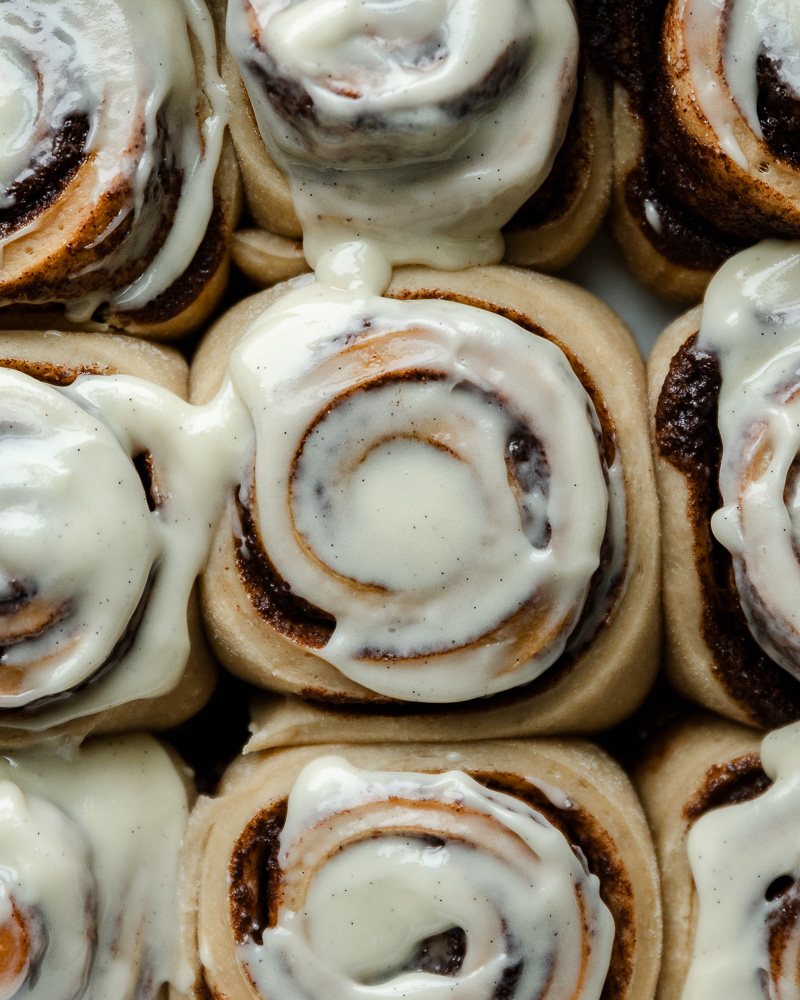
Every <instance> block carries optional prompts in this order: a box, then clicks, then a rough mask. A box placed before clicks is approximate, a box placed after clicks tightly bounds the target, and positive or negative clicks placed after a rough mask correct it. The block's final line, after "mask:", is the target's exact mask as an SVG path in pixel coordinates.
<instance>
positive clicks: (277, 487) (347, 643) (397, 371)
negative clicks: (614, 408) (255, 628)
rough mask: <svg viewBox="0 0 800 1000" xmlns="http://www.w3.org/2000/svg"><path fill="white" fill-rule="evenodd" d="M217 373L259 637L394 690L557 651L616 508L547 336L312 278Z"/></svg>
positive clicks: (588, 421)
mask: <svg viewBox="0 0 800 1000" xmlns="http://www.w3.org/2000/svg"><path fill="white" fill-rule="evenodd" d="M267 358H269V359H270V363H269V365H268V366H267V365H266V364H265V360H266V359H267ZM230 371H231V378H232V381H233V383H234V385H235V387H236V389H237V392H238V394H239V395H240V397H241V398H242V400H243V401H244V403H245V405H246V406H247V407H248V409H249V410H250V413H251V414H252V415H253V419H254V422H255V426H256V457H255V465H254V475H253V480H252V482H251V483H250V484H249V485H247V484H246V488H245V489H244V490H243V491H242V492H241V493H240V502H241V504H242V506H243V507H244V508H245V510H246V511H247V513H246V514H245V518H246V523H247V525H249V530H248V531H245V530H244V524H243V530H242V541H241V542H240V543H239V546H238V553H237V561H238V563H239V566H240V572H241V573H242V574H243V576H244V577H245V578H246V579H248V580H251V579H252V577H253V574H252V573H251V569H252V563H253V560H260V563H261V565H262V566H264V567H265V568H269V567H271V570H268V572H269V577H268V579H266V580H262V582H261V584H260V585H259V586H258V587H257V588H252V589H251V591H250V596H251V600H252V601H253V603H254V604H255V605H256V606H257V607H258V608H259V610H260V612H261V613H262V614H263V615H264V616H265V618H266V619H267V620H268V621H269V622H270V624H271V625H272V626H273V627H274V628H275V629H277V630H278V631H279V632H280V633H282V634H283V635H284V636H286V637H288V638H289V639H290V640H291V641H293V642H295V643H298V644H299V645H301V646H306V647H307V648H312V649H314V651H315V653H316V654H317V655H318V656H320V657H322V658H323V659H325V660H326V661H327V662H328V663H330V664H332V665H333V666H335V667H336V669H337V670H338V671H340V672H341V673H342V674H343V675H344V676H346V677H348V678H350V679H352V680H354V681H357V682H358V683H359V684H361V685H363V686H364V687H367V688H369V689H370V690H372V691H375V692H378V693H379V694H382V695H386V696H389V697H392V698H398V699H403V700H407V701H426V702H443V701H453V700H459V701H464V700H468V699H470V698H478V697H484V696H486V695H490V694H493V693H495V692H498V691H502V690H506V689H508V688H510V687H515V686H519V685H521V684H524V683H526V682H528V681H530V680H532V679H533V678H535V677H537V676H538V675H539V674H541V673H542V672H543V671H544V670H546V669H547V668H548V667H549V666H551V665H552V663H554V662H555V660H556V659H558V657H559V656H560V655H561V654H562V653H563V651H564V649H565V647H566V645H567V643H568V641H569V639H570V636H571V635H572V634H573V632H574V631H575V629H576V626H577V624H578V622H579V620H580V619H581V616H582V613H583V611H584V608H585V606H586V602H587V598H588V595H589V591H590V585H591V582H592V579H593V576H594V574H595V572H596V571H597V570H598V567H599V565H600V560H601V550H602V549H603V546H604V544H605V543H606V542H607V541H608V543H609V544H610V545H611V546H612V548H613V549H615V550H616V552H617V553H619V552H620V546H621V551H622V552H623V553H624V540H622V539H621V532H622V531H623V530H624V529H623V522H624V510H625V507H624V495H623V490H622V485H621V472H620V467H619V464H618V462H617V456H616V455H615V454H613V451H612V453H611V454H609V455H607V454H606V452H605V450H604V447H603V441H602V432H601V427H600V422H599V420H598V417H597V414H596V412H595V410H594V406H593V403H592V400H591V399H590V398H589V396H588V395H587V393H586V391H585V389H584V388H583V386H582V385H581V383H580V381H579V380H578V378H577V377H576V375H575V373H574V372H573V371H572V369H571V367H570V365H569V362H568V361H567V359H566V357H565V356H564V354H563V352H562V351H561V350H560V349H559V348H558V347H557V346H556V345H555V344H553V343H551V342H549V341H548V340H546V339H544V338H543V337H537V336H535V335H533V334H532V333H530V332H528V331H527V330H523V329H522V328H521V327H519V326H517V325H516V324H514V323H512V322H511V321H510V320H508V319H506V318H504V317H502V316H500V315H497V314H495V313H491V312H486V311H482V310H477V309H475V308H474V307H470V306H467V305H463V304H461V303H456V302H448V301H427V302H413V301H404V302H398V301H393V300H390V299H377V298H374V299H368V300H367V301H362V300H360V299H355V300H353V301H351V300H350V299H348V298H346V297H344V296H339V297H336V296H334V297H333V299H332V300H331V295H330V291H329V290H324V289H323V290H320V289H318V287H317V286H315V287H314V288H312V289H309V290H308V291H305V292H301V293H295V295H294V296H289V297H288V299H287V300H286V301H285V303H284V304H282V305H280V306H278V307H276V308H275V309H274V310H272V311H271V312H270V313H267V314H265V316H264V318H263V319H262V320H259V321H257V322H256V323H255V324H254V325H253V327H252V328H251V329H250V331H249V332H248V333H247V334H246V335H245V337H244V338H243V340H242V342H241V344H240V345H239V346H238V347H237V348H236V350H235V352H234V354H233V356H232V359H231V365H230ZM532 387H533V389H534V391H531V388H532ZM262 414H263V416H262ZM255 546H258V548H259V550H260V551H261V553H262V554H261V555H260V556H259V555H254V553H253V549H254V547H255ZM614 558H619V555H618V554H617V555H616V556H614V557H612V559H614ZM622 558H623V559H624V555H623V556H622ZM606 569H608V567H606ZM284 586H285V587H286V588H288V589H290V590H291V592H292V594H293V595H295V597H296V598H298V599H300V600H301V601H302V602H304V604H303V606H302V607H300V606H296V607H295V608H294V614H291V613H290V612H291V611H292V609H291V608H290V606H289V602H288V601H286V600H284V601H279V600H277V598H276V599H273V598H272V596H271V595H272V594H273V593H275V594H277V592H278V591H279V590H281V589H282V588H283V587H284ZM309 607H311V608H313V609H314V611H313V614H314V617H315V622H317V623H319V624H318V627H316V628H315V629H314V630H313V632H312V631H309V630H307V629H306V628H305V627H304V623H303V612H304V611H306V610H307V609H308V608H309ZM287 613H288V614H287ZM325 623H327V625H325Z"/></svg>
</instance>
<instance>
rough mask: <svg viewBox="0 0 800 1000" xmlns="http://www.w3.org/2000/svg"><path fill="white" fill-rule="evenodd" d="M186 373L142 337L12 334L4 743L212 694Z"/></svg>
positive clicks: (128, 722) (4, 528) (1, 586)
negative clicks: (190, 469) (185, 456)
mask: <svg viewBox="0 0 800 1000" xmlns="http://www.w3.org/2000/svg"><path fill="white" fill-rule="evenodd" d="M98 340H100V341H101V343H100V344H98ZM120 371H126V372H130V371H133V372H137V374H139V375H140V376H144V377H145V378H147V379H152V380H153V381H144V380H140V381H138V382H137V381H136V380H135V379H130V382H129V383H127V384H125V379H124V378H123V379H122V382H118V381H117V379H119V378H120V376H119V374H118V373H119V372H120ZM81 375H83V376H84V378H82V379H81V378H80V376H81ZM87 376H88V377H87ZM126 377H127V376H126ZM185 377H186V375H185V365H184V364H183V362H182V360H181V359H180V358H178V357H177V356H176V355H173V354H171V353H167V352H165V351H161V350H159V349H157V348H150V349H149V350H142V348H141V347H140V346H139V345H137V344H136V343H135V342H133V341H131V340H129V339H127V338H107V342H105V343H104V342H103V338H99V337H98V336H97V335H85V336H81V335H77V334H75V335H70V334H66V335H59V334H54V333H49V334H44V335H36V334H33V333H30V332H28V333H26V334H23V335H20V336H19V337H16V338H15V337H12V336H8V335H7V336H5V337H2V338H0V537H2V544H1V545H0V744H3V743H5V744H8V743H12V744H13V743H16V742H19V741H21V742H29V741H35V740H41V739H46V738H48V737H49V736H51V735H53V734H58V735H68V734H74V735H76V736H77V735H83V734H84V733H85V732H88V731H90V730H94V729H100V730H101V731H113V730H115V729H118V728H131V727H132V726H136V725H144V724H147V725H151V726H154V727H160V726H165V725H169V724H174V723H176V722H178V721H180V720H182V719H184V718H186V717H187V716H188V715H191V714H192V713H193V712H194V711H196V710H197V709H198V708H199V707H200V705H201V704H202V703H203V702H204V701H205V699H206V698H207V697H208V694H209V693H210V685H211V683H212V677H211V667H210V663H209V662H208V654H207V652H206V650H205V645H204V642H203V640H202V636H201V633H200V632H199V628H198V621H197V609H196V603H195V598H194V596H193V594H192V591H193V586H194V581H195V578H196V576H197V573H198V571H199V568H200V566H201V565H202V562H203V560H204V557H205V548H204V545H205V538H204V535H203V534H202V532H200V533H198V532H197V531H196V530H195V528H194V525H193V521H192V518H193V515H195V514H196V513H197V510H196V509H195V508H194V505H193V502H192V501H191V499H190V498H189V497H187V495H186V490H187V487H186V486H185V485H184V481H183V477H184V476H185V474H186V470H185V465H184V462H183V460H182V458H181V457H180V450H181V446H180V443H179V442H177V441H176V440H174V439H173V440H170V433H169V426H168V413H169V407H170V404H171V403H172V401H173V400H174V401H175V405H180V398H179V396H177V395H173V392H172V391H174V392H176V393H180V392H181V391H182V390H183V388H184V387H185ZM115 390H116V394H117V400H118V401H117V408H116V410H114V409H113V408H112V404H111V403H107V404H106V405H105V407H103V404H102V400H101V397H102V395H103V393H109V394H110V395H114V393H115ZM168 390H172V391H168ZM184 405H185V404H184ZM126 409H128V412H127V413H125V412H124V411H125V410H126ZM154 424H161V426H159V427H158V428H156V427H154V426H153V425H154Z"/></svg>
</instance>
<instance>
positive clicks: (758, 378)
mask: <svg viewBox="0 0 800 1000" xmlns="http://www.w3.org/2000/svg"><path fill="white" fill-rule="evenodd" d="M697 348H698V350H702V351H708V352H710V353H711V354H713V355H715V356H716V357H717V358H718V359H719V363H720V368H721V375H722V387H721V390H720V395H719V418H718V419H719V428H720V435H721V438H722V448H723V451H722V463H721V467H720V472H719V486H720V492H721V494H722V502H723V506H722V508H721V509H720V510H719V511H717V512H716V513H715V514H714V516H713V518H712V521H711V526H712V530H713V532H714V534H715V535H716V537H717V538H718V540H719V541H720V542H721V543H722V544H723V545H724V546H725V547H726V548H727V549H728V550H729V551H730V553H731V555H732V556H733V565H734V570H735V574H736V585H737V588H738V591H739V596H740V598H741V602H742V608H743V609H744V612H745V615H746V616H747V621H748V625H749V627H750V630H751V632H752V633H753V635H754V637H755V639H756V641H757V642H758V643H759V645H760V646H761V647H762V648H763V649H764V650H765V652H767V653H768V655H769V656H770V657H772V659H774V660H775V662H776V663H779V664H780V665H781V666H782V667H784V668H785V669H786V670H788V671H789V672H790V673H792V674H793V675H794V676H796V677H798V678H800V565H799V564H798V559H797V554H796V553H797V551H798V548H799V547H800V509H799V508H800V481H798V477H797V474H796V466H795V462H796V460H797V456H798V454H800V398H799V397H798V388H800V382H799V381H798V375H797V373H798V370H800V243H797V242H779V241H777V240H770V241H765V242H763V243H759V244H757V245H756V246H755V247H752V248H751V249H749V250H745V251H744V252H743V253H740V254H738V255H737V256H735V257H733V258H731V260H729V261H728V262H727V263H726V264H725V265H724V266H723V267H722V268H721V269H720V271H719V272H718V273H717V275H716V276H715V277H714V278H713V280H712V282H711V284H710V286H709V289H708V291H707V293H706V297H705V301H704V305H703V317H702V323H701V329H700V334H699V337H698V340H697Z"/></svg>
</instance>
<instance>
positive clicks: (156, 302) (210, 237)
mask: <svg viewBox="0 0 800 1000" xmlns="http://www.w3.org/2000/svg"><path fill="white" fill-rule="evenodd" d="M165 235H166V230H165ZM227 249H228V235H227V225H226V222H225V214H224V212H223V210H222V202H221V200H220V198H219V196H218V195H215V196H214V208H213V210H212V212H211V218H210V219H209V222H208V228H207V229H206V231H205V235H204V236H203V239H202V241H201V243H200V246H199V247H198V248H197V251H196V252H195V255H194V257H192V260H191V262H190V263H189V266H188V267H187V268H186V270H185V271H184V272H183V274H181V276H180V277H179V278H178V279H177V280H176V281H173V283H172V284H171V285H170V286H169V288H166V289H165V290H164V291H163V292H161V294H160V295H157V296H156V297H155V298H154V299H153V300H152V301H151V302H148V303H147V305H144V306H142V307H141V309H131V310H128V311H127V312H125V314H124V315H125V317H126V318H127V319H128V320H130V321H131V322H133V323H137V324H142V325H146V324H150V323H159V322H165V321H167V320H169V319H172V318H173V317H175V316H178V315H180V313H182V312H183V311H184V310H185V309H188V308H189V306H191V304H192V303H193V302H194V301H195V300H196V299H199V298H200V296H201V294H202V293H203V291H204V290H205V289H206V287H207V286H208V285H209V284H210V282H211V280H212V278H213V277H214V275H215V274H216V273H217V271H219V269H220V267H222V265H223V264H224V262H225V260H226V257H227ZM100 318H107V317H106V316H105V311H103V312H102V313H101V317H100ZM111 321H112V323H113V317H112V320H111Z"/></svg>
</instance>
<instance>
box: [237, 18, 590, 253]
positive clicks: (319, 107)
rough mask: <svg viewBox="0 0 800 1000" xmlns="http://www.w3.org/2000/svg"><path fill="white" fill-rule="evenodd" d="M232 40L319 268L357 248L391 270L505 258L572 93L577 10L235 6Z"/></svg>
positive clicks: (549, 160)
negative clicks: (505, 235)
mask: <svg viewBox="0 0 800 1000" xmlns="http://www.w3.org/2000/svg"><path fill="white" fill-rule="evenodd" d="M227 42H228V47H229V48H230V50H231V52H232V53H233V54H234V56H235V58H236V60H237V62H238V64H239V67H240V70H241V73H242V77H243V79H244V82H245V85H246V87H247V91H248V94H249V96H250V99H251V101H252V104H253V108H254V111H255V114H256V117H257V119H258V125H259V128H260V131H261V134H262V136H263V138H264V141H265V143H266V144H267V146H268V147H269V150H270V152H271V153H272V155H273V156H274V157H275V159H276V160H277V162H278V163H279V164H280V166H281V167H282V168H283V170H284V171H285V173H286V174H287V176H288V178H289V181H290V184H291V188H292V197H293V200H294V204H295V208H296V210H297V213H298V215H299V217H300V221H301V223H302V225H303V231H304V240H305V242H304V249H305V255H306V258H307V259H308V261H309V263H310V264H311V265H312V267H314V266H316V263H317V261H318V259H319V258H320V256H321V255H322V254H323V253H324V251H325V250H326V249H327V248H328V247H331V246H334V245H337V244H340V243H344V242H347V241H348V240H351V239H354V238H358V239H368V240H371V241H373V242H374V243H375V244H376V245H378V246H379V247H380V249H381V251H382V253H383V254H384V255H385V256H386V257H387V258H388V259H389V260H390V261H391V262H392V263H394V264H400V263H414V262H416V263H427V264H431V265H433V266H438V267H447V268H452V269H456V268H461V267H466V266H469V265H471V264H480V263H490V262H493V261H498V260H500V259H501V257H502V255H503V244H502V239H501V237H500V233H499V231H500V228H501V227H502V226H503V225H504V224H505V223H506V222H508V220H509V219H510V218H511V216H512V215H513V213H514V212H515V211H516V209H517V208H518V207H519V206H520V205H521V204H522V203H523V202H524V201H526V200H527V199H528V198H529V197H530V195H531V194H533V192H534V191H535V190H536V189H537V188H538V187H539V186H540V184H541V183H542V181H543V180H544V178H545V177H546V176H547V174H548V173H549V171H550V168H551V166H552V164H553V160H554V158H555V155H556V153H557V152H558V149H559V147H560V145H561V143H562V141H563V139H564V135H565V133H566V128H567V124H568V120H569V116H570V112H571V109H572V103H573V100H574V95H575V89H576V83H577V63H578V29H577V25H576V21H575V14H574V11H573V9H572V6H571V4H570V3H569V2H568V0H503V2H501V3H495V4H492V5H488V4H485V3H482V2H480V0H402V2H400V3H392V4H380V3H373V2H367V0H301V2H294V0H232V2H231V3H230V4H229V5H228V17H227ZM398 191H402V193H403V196H402V198H398V197H397V196H396V192H398Z"/></svg>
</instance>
